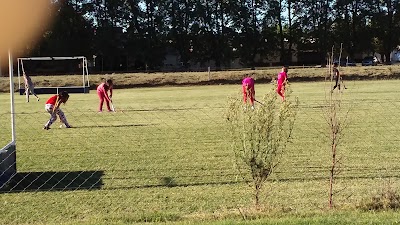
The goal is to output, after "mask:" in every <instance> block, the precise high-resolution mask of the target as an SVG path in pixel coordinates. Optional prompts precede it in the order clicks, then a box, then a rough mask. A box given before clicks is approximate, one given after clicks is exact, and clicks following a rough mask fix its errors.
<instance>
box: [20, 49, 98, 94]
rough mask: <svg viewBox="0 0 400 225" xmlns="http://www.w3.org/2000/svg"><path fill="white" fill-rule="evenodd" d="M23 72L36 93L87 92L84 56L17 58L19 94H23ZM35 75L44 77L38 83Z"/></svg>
mask: <svg viewBox="0 0 400 225" xmlns="http://www.w3.org/2000/svg"><path fill="white" fill-rule="evenodd" d="M24 73H25V74H27V75H28V76H29V77H31V79H32V80H33V83H35V87H34V89H35V93H36V94H57V93H59V92H62V91H67V92H68V93H89V87H90V84H89V70H88V61H87V59H86V57H84V56H73V57H29V58H18V83H19V86H18V87H19V92H20V95H23V94H25V84H24V79H23V74H24ZM66 75H67V77H61V76H66ZM35 76H45V78H44V79H41V80H43V82H41V83H39V82H37V81H35ZM66 79H67V80H66ZM65 80H66V81H65Z"/></svg>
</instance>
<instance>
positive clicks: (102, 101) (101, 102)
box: [97, 91, 111, 112]
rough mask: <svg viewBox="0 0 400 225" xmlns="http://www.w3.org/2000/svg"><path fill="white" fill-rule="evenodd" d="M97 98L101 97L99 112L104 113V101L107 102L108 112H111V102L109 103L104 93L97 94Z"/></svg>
mask: <svg viewBox="0 0 400 225" xmlns="http://www.w3.org/2000/svg"><path fill="white" fill-rule="evenodd" d="M97 96H99V99H100V105H99V112H101V111H103V103H104V100H105V101H106V106H107V110H108V111H111V108H110V101H108V98H107V97H106V96H105V94H104V92H99V91H98V92H97Z"/></svg>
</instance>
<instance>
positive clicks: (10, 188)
mask: <svg viewBox="0 0 400 225" xmlns="http://www.w3.org/2000/svg"><path fill="white" fill-rule="evenodd" d="M103 175H104V172H103V171H70V172H20V173H17V174H16V175H15V176H14V177H13V178H12V179H11V180H10V182H9V183H8V184H7V187H6V189H5V190H2V191H7V192H30V191H70V190H96V189H100V188H101V187H102V186H103V180H102V177H103Z"/></svg>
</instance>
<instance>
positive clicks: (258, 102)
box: [254, 99, 264, 105]
mask: <svg viewBox="0 0 400 225" xmlns="http://www.w3.org/2000/svg"><path fill="white" fill-rule="evenodd" d="M254 101H255V102H257V103H258V104H260V105H264V103H262V102H260V101H258V100H256V99H254Z"/></svg>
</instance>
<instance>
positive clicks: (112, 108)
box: [110, 98, 115, 112]
mask: <svg viewBox="0 0 400 225" xmlns="http://www.w3.org/2000/svg"><path fill="white" fill-rule="evenodd" d="M110 106H111V111H113V112H115V108H114V104H113V101H112V99H111V98H110Z"/></svg>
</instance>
